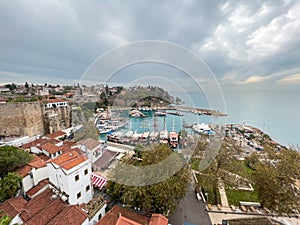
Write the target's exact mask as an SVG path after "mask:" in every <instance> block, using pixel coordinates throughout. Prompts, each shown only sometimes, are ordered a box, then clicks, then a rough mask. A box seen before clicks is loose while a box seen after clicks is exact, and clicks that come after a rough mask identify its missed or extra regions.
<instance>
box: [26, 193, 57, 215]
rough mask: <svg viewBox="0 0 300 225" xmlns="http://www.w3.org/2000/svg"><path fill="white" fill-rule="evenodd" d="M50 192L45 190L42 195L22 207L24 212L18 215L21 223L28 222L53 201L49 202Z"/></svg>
mask: <svg viewBox="0 0 300 225" xmlns="http://www.w3.org/2000/svg"><path fill="white" fill-rule="evenodd" d="M52 195H53V194H52V192H51V190H50V189H48V190H46V191H45V192H43V193H42V194H40V195H38V196H37V197H36V198H35V199H32V200H30V201H28V203H27V204H26V205H25V207H24V211H23V212H22V213H21V214H20V218H21V219H22V220H23V221H28V220H29V219H30V218H32V217H33V216H34V215H36V214H37V213H38V212H39V211H41V210H42V209H44V208H45V207H46V206H47V205H50V204H51V203H52V202H53V201H54V200H51V196H52Z"/></svg>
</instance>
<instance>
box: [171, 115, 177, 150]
mask: <svg viewBox="0 0 300 225" xmlns="http://www.w3.org/2000/svg"><path fill="white" fill-rule="evenodd" d="M169 144H170V145H171V148H177V145H178V133H177V132H176V131H175V122H174V117H173V128H172V131H171V132H170V136H169Z"/></svg>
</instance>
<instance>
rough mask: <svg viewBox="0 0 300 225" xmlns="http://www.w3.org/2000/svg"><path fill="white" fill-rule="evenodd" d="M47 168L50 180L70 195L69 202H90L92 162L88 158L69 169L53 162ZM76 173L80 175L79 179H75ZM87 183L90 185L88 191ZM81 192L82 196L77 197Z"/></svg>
mask: <svg viewBox="0 0 300 225" xmlns="http://www.w3.org/2000/svg"><path fill="white" fill-rule="evenodd" d="M47 168H48V173H49V180H50V182H51V183H52V184H53V185H55V187H56V188H57V189H59V190H60V191H63V192H65V193H66V194H68V195H69V199H68V202H69V204H71V205H76V204H82V203H88V202H89V201H90V200H91V199H92V196H93V193H92V189H93V187H92V183H91V163H90V162H88V160H86V161H85V162H83V163H81V164H79V165H78V166H76V167H73V168H72V169H70V170H67V171H66V170H64V169H62V168H60V167H58V166H57V165H55V164H53V163H48V164H47ZM85 169H88V173H87V175H84V170H85ZM76 175H79V180H78V181H75V176H76ZM87 185H90V190H89V191H87V192H86V186H87ZM79 192H81V197H80V198H78V199H77V193H79Z"/></svg>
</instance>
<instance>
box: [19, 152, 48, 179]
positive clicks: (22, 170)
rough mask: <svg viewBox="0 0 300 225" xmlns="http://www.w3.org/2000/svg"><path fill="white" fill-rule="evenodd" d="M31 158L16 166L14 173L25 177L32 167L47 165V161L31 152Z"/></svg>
mask: <svg viewBox="0 0 300 225" xmlns="http://www.w3.org/2000/svg"><path fill="white" fill-rule="evenodd" d="M32 156H33V159H32V160H31V161H30V162H29V163H27V164H26V165H24V166H22V167H20V168H18V169H17V170H16V173H17V174H19V175H20V176H21V177H23V178H24V177H26V176H27V175H28V173H29V172H30V171H31V170H32V168H36V169H37V168H41V167H44V166H46V165H47V163H46V162H45V161H44V160H43V159H41V158H40V157H39V156H37V155H34V154H32Z"/></svg>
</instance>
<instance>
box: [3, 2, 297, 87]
mask: <svg viewBox="0 0 300 225" xmlns="http://www.w3.org/2000/svg"><path fill="white" fill-rule="evenodd" d="M299 12H300V2H299V1H291V0H253V1H248V0H244V1H238V0H212V1H206V0H183V1H177V0H174V1H170V0H169V1H158V0H157V1H155V0H154V1H146V0H140V1H133V0H132V1H130V0H129V1H123V0H120V1H117V0H113V1H104V0H97V1H96V0H89V1H84V0H73V1H71V0H69V1H68V0H65V1H58V0H43V1H39V0H26V1H25V0H14V1H11V0H2V1H1V2H0V29H1V31H0V49H1V51H0V83H9V82H15V83H22V82H25V81H28V82H33V83H54V84H55V83H62V84H73V83H76V82H77V81H78V80H80V79H81V78H82V76H83V74H84V72H85V71H86V70H87V68H88V67H89V66H90V65H91V64H92V63H93V62H94V61H95V60H96V59H97V58H98V57H99V56H101V55H103V54H105V53H106V52H108V51H110V50H111V49H113V48H117V47H119V46H124V45H126V44H129V43H132V42H137V41H143V40H161V41H166V42H171V43H175V44H177V45H180V46H183V47H184V48H187V49H190V50H191V51H192V52H193V53H194V54H196V55H197V56H198V57H200V58H201V59H202V60H203V61H204V62H205V63H206V64H207V65H208V67H209V68H210V70H211V71H212V73H213V74H214V75H215V76H216V78H217V80H218V82H219V83H220V84H221V85H223V86H226V85H227V86H230V87H231V86H236V87H241V86H242V88H255V87H264V88H265V87H266V86H269V87H271V88H275V89H285V90H290V89H293V88H298V87H299V86H300V63H299V62H300V38H299V36H300V15H299ZM156 75H157V74H156Z"/></svg>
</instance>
